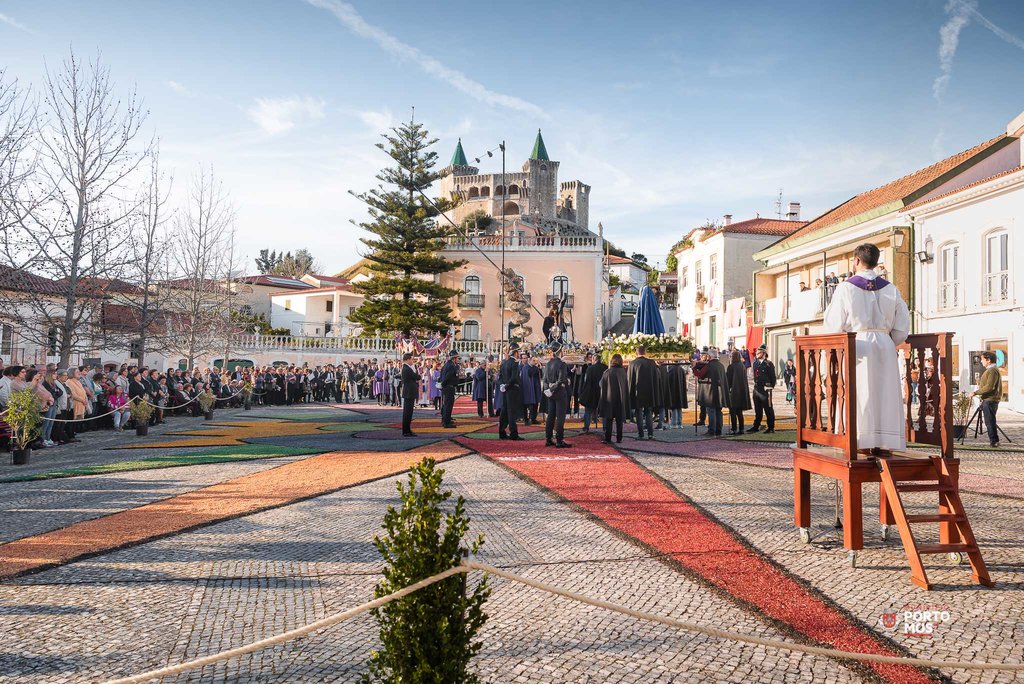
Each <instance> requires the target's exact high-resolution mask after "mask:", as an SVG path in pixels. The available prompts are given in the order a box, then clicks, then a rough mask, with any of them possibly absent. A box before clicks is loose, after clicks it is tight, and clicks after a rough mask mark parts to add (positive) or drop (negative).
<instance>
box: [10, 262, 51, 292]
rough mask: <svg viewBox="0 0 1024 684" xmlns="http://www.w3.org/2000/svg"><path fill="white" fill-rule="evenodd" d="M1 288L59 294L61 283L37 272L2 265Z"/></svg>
mask: <svg viewBox="0 0 1024 684" xmlns="http://www.w3.org/2000/svg"><path fill="white" fill-rule="evenodd" d="M0 289H3V290H13V291H16V292H35V293H38V294H52V295H59V294H61V293H62V290H61V287H60V283H58V282H57V281H56V280H51V279H50V278H46V277H43V276H40V275H36V274H35V273H29V272H28V271H25V270H22V269H17V268H11V267H10V266H3V265H0Z"/></svg>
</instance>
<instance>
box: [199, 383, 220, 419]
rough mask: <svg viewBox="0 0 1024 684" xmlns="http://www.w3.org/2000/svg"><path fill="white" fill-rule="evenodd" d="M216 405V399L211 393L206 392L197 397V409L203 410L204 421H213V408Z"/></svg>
mask: <svg viewBox="0 0 1024 684" xmlns="http://www.w3.org/2000/svg"><path fill="white" fill-rule="evenodd" d="M216 403H217V397H215V396H213V392H211V391H210V390H206V391H205V392H203V393H202V394H200V395H199V408H201V409H202V410H203V417H204V418H205V419H206V420H213V407H214V405H215V404H216Z"/></svg>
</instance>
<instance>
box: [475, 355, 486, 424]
mask: <svg viewBox="0 0 1024 684" xmlns="http://www.w3.org/2000/svg"><path fill="white" fill-rule="evenodd" d="M473 401H475V402H476V415H477V416H479V417H480V418H483V417H484V402H485V401H487V368H485V364H484V362H483V361H481V362H480V364H479V365H478V366H477V367H476V370H475V371H473Z"/></svg>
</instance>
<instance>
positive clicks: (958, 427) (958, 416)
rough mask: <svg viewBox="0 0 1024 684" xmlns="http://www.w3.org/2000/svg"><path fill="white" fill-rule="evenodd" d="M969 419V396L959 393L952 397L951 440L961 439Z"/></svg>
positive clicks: (965, 431)
mask: <svg viewBox="0 0 1024 684" xmlns="http://www.w3.org/2000/svg"><path fill="white" fill-rule="evenodd" d="M970 417H971V395H970V394H966V393H965V392H960V393H959V394H957V395H956V396H955V397H953V439H963V436H964V435H965V434H966V433H967V421H968V420H969V419H970Z"/></svg>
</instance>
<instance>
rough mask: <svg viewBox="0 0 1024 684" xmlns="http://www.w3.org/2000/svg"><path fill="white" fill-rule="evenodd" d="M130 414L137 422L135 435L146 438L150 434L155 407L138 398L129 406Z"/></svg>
mask: <svg viewBox="0 0 1024 684" xmlns="http://www.w3.org/2000/svg"><path fill="white" fill-rule="evenodd" d="M128 412H129V413H130V414H131V416H132V420H134V421H135V434H136V435H138V436H139V437H145V436H146V435H148V434H149V419H150V417H151V416H152V415H153V407H152V406H151V405H150V404H149V403H147V402H145V401H142V400H141V399H139V398H138V397H136V398H135V400H134V401H133V402H132V403H131V404H129V405H128Z"/></svg>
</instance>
